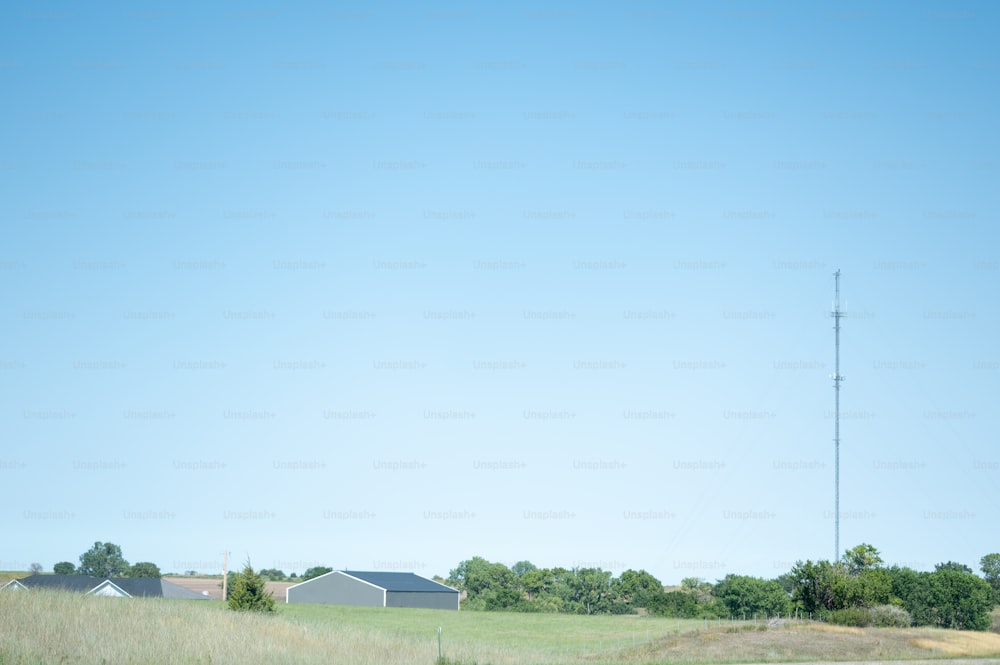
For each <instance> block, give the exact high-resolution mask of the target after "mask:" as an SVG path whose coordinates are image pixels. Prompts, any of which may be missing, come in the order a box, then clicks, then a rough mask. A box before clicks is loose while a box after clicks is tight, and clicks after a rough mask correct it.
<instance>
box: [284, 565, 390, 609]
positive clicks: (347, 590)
mask: <svg viewBox="0 0 1000 665" xmlns="http://www.w3.org/2000/svg"><path fill="white" fill-rule="evenodd" d="M383 598H384V595H383V591H382V589H379V588H377V587H373V586H372V585H370V584H366V583H365V582H362V581H360V580H356V579H354V578H353V577H348V576H347V575H343V574H341V573H339V572H332V573H327V574H326V575H321V576H320V577H315V578H313V579H311V580H308V581H306V582H303V583H301V584H299V585H298V586H293V587H289V588H288V602H289V603H318V604H321V605H361V606H363V607H382V604H383Z"/></svg>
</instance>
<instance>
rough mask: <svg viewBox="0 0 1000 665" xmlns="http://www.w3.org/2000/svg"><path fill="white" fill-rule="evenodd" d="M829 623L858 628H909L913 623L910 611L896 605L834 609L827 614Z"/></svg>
mask: <svg viewBox="0 0 1000 665" xmlns="http://www.w3.org/2000/svg"><path fill="white" fill-rule="evenodd" d="M826 620H827V621H828V622H829V623H832V624H835V625H837V626H854V627H856V628H867V627H869V626H874V627H876V628H908V627H910V626H911V625H913V619H912V617H910V613H909V612H907V611H906V610H904V609H903V608H901V607H896V606H895V605H878V606H876V607H847V608H845V609H842V610H834V611H832V612H830V613H829V614H828V615H827V616H826Z"/></svg>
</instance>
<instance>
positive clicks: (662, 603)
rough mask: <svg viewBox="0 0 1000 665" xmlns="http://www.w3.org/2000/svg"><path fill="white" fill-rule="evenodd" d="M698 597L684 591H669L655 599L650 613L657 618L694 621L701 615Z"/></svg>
mask: <svg viewBox="0 0 1000 665" xmlns="http://www.w3.org/2000/svg"><path fill="white" fill-rule="evenodd" d="M699 610H700V608H699V606H698V597H697V595H695V594H694V593H690V592H684V591H668V592H667V593H664V594H663V595H661V596H659V597H657V598H654V599H653V602H652V604H651V606H650V607H649V611H650V612H651V613H652V614H655V615H657V616H667V617H680V618H685V619H693V618H694V617H697V616H698V613H699Z"/></svg>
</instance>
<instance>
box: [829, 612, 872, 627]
mask: <svg viewBox="0 0 1000 665" xmlns="http://www.w3.org/2000/svg"><path fill="white" fill-rule="evenodd" d="M826 620H827V621H828V622H829V623H832V624H834V625H836V626H854V627H856V628H865V627H867V626H870V625H872V617H871V615H870V614H869V613H868V610H867V609H865V608H864V607H847V608H844V609H842V610H834V611H832V612H830V613H829V614H828V615H827V617H826Z"/></svg>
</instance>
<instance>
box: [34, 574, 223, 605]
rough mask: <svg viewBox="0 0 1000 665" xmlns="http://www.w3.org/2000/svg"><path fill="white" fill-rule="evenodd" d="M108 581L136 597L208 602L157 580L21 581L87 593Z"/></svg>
mask: <svg viewBox="0 0 1000 665" xmlns="http://www.w3.org/2000/svg"><path fill="white" fill-rule="evenodd" d="M105 579H110V581H111V583H112V584H114V585H115V586H116V587H118V588H119V589H121V590H122V591H124V592H125V593H127V594H128V595H130V596H132V597H135V598H181V599H187V600H205V598H207V596H205V595H203V594H200V593H198V592H197V591H191V590H190V589H185V588H184V587H182V586H181V585H179V584H174V583H173V582H168V581H166V580H161V579H157V578H154V577H111V578H103V577H93V576H91V575H29V576H28V577H22V578H21V579H19V580H18V581H19V582H20V583H21V584H23V585H24V586H26V587H27V588H29V589H40V588H45V589H60V590H63V591H79V592H81V593H87V592H88V591H91V590H92V589H95V588H96V587H97V586H98V585H99V584H100V583H101V582H103V581H104V580H105Z"/></svg>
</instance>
